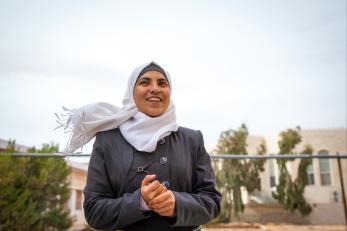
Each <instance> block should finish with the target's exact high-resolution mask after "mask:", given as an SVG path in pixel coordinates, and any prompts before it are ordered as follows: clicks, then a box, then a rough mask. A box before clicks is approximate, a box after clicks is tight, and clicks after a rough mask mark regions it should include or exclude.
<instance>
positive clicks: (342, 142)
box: [246, 129, 347, 224]
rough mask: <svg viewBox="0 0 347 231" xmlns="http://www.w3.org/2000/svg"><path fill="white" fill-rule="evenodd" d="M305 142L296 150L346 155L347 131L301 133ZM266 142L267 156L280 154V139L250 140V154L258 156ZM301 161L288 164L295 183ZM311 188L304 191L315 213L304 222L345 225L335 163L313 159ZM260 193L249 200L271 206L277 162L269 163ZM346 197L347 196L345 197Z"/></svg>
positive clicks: (345, 163) (346, 168) (346, 171)
mask: <svg viewBox="0 0 347 231" xmlns="http://www.w3.org/2000/svg"><path fill="white" fill-rule="evenodd" d="M301 136H302V142H301V143H300V144H299V145H298V146H297V147H296V153H299V152H301V151H302V150H303V149H304V146H305V145H306V144H310V145H311V146H312V147H313V149H314V155H335V154H337V153H340V154H347V129H317V130H302V131H301ZM262 139H264V140H265V142H266V144H267V147H268V150H267V152H268V153H278V145H277V142H278V140H279V137H278V136H250V137H249V140H248V144H249V146H248V149H249V150H248V152H249V153H256V147H258V146H259V144H260V142H261V140H262ZM299 162H300V160H299V159H296V160H295V161H288V164H287V167H288V171H289V172H290V174H291V176H292V179H295V178H296V177H297V169H298V165H299ZM341 164H342V168H341V169H342V172H343V179H344V185H345V191H346V187H347V159H342V160H341ZM307 174H308V178H309V185H307V186H306V188H305V198H306V199H307V201H308V202H309V203H310V204H311V205H312V207H313V211H312V213H311V214H310V215H309V216H308V217H306V218H305V220H306V221H307V222H308V223H311V224H344V223H345V218H344V210H343V204H342V195H341V192H342V191H341V185H340V177H339V171H338V164H337V160H336V159H314V160H313V163H312V165H311V166H309V168H308V171H307ZM260 177H261V190H260V192H256V193H255V194H254V195H252V196H251V197H249V198H246V200H247V199H249V200H252V202H255V203H258V204H272V203H276V201H275V200H274V199H273V198H272V195H271V193H272V191H274V190H275V186H276V184H277V183H278V177H279V172H278V167H277V164H276V160H274V159H271V160H267V161H266V163H265V171H264V172H262V173H261V176H260ZM346 196H347V195H346Z"/></svg>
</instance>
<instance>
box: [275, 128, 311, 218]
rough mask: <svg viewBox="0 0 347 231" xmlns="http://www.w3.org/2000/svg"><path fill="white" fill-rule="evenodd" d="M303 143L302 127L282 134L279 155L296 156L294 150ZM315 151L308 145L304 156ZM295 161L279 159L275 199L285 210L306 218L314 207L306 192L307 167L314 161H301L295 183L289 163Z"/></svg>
mask: <svg viewBox="0 0 347 231" xmlns="http://www.w3.org/2000/svg"><path fill="white" fill-rule="evenodd" d="M300 142H301V135H300V127H297V128H296V129H288V130H286V131H283V132H281V133H280V141H279V142H278V145H279V149H280V151H279V154H280V155H284V154H295V152H294V149H295V146H296V145H297V144H299V143H300ZM312 152H313V149H312V147H311V146H310V145H306V147H305V149H304V150H303V151H302V152H301V153H302V154H312ZM293 160H294V158H293V159H277V165H278V168H279V183H278V185H277V186H276V191H275V192H273V193H272V195H273V197H274V198H275V199H276V200H278V202H279V203H280V204H281V205H282V206H283V208H284V209H286V210H289V211H291V212H294V211H295V210H298V211H299V212H300V213H301V215H303V216H306V215H308V214H310V212H311V211H312V207H311V206H310V205H309V204H308V203H307V201H306V199H305V197H304V192H305V186H306V185H307V184H308V176H307V167H308V166H309V165H310V164H311V163H312V159H301V160H300V163H299V167H298V175H297V178H296V179H295V180H294V181H293V180H292V178H291V176H290V174H289V172H288V169H287V166H286V164H287V162H288V161H293Z"/></svg>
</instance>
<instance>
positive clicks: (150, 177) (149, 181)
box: [141, 174, 156, 186]
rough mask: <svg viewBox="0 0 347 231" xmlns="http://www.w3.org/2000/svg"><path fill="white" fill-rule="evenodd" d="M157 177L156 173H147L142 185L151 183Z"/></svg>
mask: <svg viewBox="0 0 347 231" xmlns="http://www.w3.org/2000/svg"><path fill="white" fill-rule="evenodd" d="M155 177H156V176H155V174H153V175H146V176H145V177H144V178H143V180H142V182H141V186H144V185H148V184H150V183H151V182H152V181H153V180H154V179H155Z"/></svg>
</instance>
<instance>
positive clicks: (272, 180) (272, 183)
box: [269, 159, 276, 187]
mask: <svg viewBox="0 0 347 231" xmlns="http://www.w3.org/2000/svg"><path fill="white" fill-rule="evenodd" d="M269 163H270V187H275V186H276V177H275V160H274V159H270V162H269Z"/></svg>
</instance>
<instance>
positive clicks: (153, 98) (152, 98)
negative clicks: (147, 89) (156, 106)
mask: <svg viewBox="0 0 347 231" xmlns="http://www.w3.org/2000/svg"><path fill="white" fill-rule="evenodd" d="M146 101H148V102H154V103H157V102H161V101H163V100H162V99H161V98H159V97H148V98H146Z"/></svg>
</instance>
